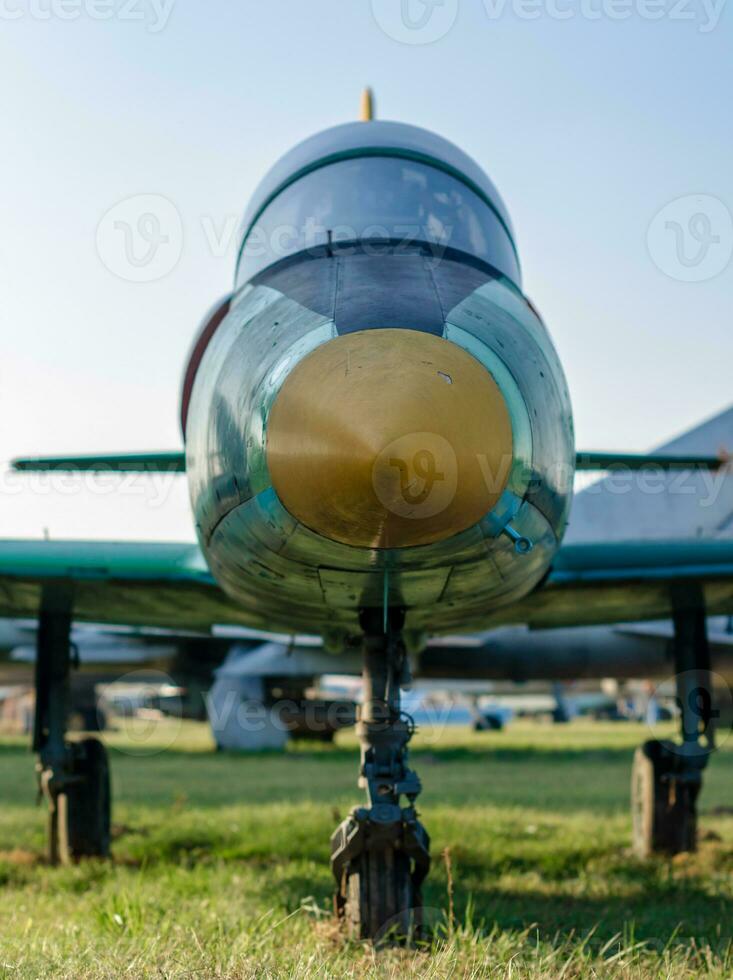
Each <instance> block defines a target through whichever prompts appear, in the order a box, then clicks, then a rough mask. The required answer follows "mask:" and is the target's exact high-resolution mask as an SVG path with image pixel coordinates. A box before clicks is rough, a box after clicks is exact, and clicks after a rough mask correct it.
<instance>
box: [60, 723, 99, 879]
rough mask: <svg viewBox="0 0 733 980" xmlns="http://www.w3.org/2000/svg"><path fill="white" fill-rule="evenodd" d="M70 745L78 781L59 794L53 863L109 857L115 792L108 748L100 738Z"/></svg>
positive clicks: (68, 862) (73, 766)
mask: <svg viewBox="0 0 733 980" xmlns="http://www.w3.org/2000/svg"><path fill="white" fill-rule="evenodd" d="M70 748H71V751H72V754H73V762H72V778H73V780H74V781H70V782H69V784H68V785H67V786H66V788H65V789H64V790H63V792H60V793H57V794H56V796H55V798H54V803H53V805H52V807H51V810H50V815H49V858H50V860H51V863H52V864H57V863H60V864H71V863H72V862H73V861H77V860H78V859H79V858H83V857H101V858H104V857H109V849H110V830H111V816H112V794H111V789H110V778H109V763H108V761H107V750H106V749H105V747H104V745H102V743H101V742H100V741H99V740H98V739H96V738H85V739H83V740H82V741H80V742H74V743H73V744H72V745H71V747H70ZM76 780H78V781H76Z"/></svg>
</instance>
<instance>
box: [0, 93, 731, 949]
mask: <svg viewBox="0 0 733 980" xmlns="http://www.w3.org/2000/svg"><path fill="white" fill-rule="evenodd" d="M366 103H367V104H366V109H367V111H366V113H365V116H366V118H365V119H364V120H363V121H361V122H354V123H347V124H344V125H340V126H336V127H334V128H332V129H328V130H326V131H324V132H321V133H318V134H317V135H315V136H313V137H312V138H310V139H307V140H305V141H304V142H303V143H301V144H299V145H298V146H296V147H295V148H294V149H293V150H291V151H290V152H289V153H287V154H286V155H285V156H284V157H283V158H282V159H281V160H280V161H279V162H278V163H276V164H275V166H274V167H273V168H272V169H271V170H270V172H269V173H268V174H267V175H266V176H265V178H264V180H263V181H262V183H261V184H260V185H259V187H258V188H257V190H256V191H255V193H254V195H253V197H252V200H251V201H250V204H249V206H248V208H247V210H246V213H245V216H244V221H243V234H242V241H241V248H240V252H239V257H238V262H237V269H236V276H235V283H234V288H233V290H232V292H231V293H230V294H229V295H228V296H226V297H225V298H224V299H223V300H221V301H220V302H219V303H218V304H217V305H216V306H215V307H214V308H213V310H212V311H211V313H210V314H209V315H208V317H207V318H206V320H205V322H204V324H203V326H202V328H201V330H200V332H199V335H198V338H197V339H196V341H195V344H194V346H193V348H192V352H191V356H190V360H189V363H188V367H187V369H186V371H185V376H184V379H183V385H182V397H181V425H182V433H183V442H184V449H183V450H181V451H178V450H176V451H171V452H161V453H138V454H133V455H130V454H127V455H114V454H102V455H98V456H93V457H88V456H87V457H78V456H77V457H73V456H70V457H48V458H43V459H39V458H35V459H22V460H17V461H16V462H15V466H16V468H18V469H24V470H32V469H36V470H39V469H70V470H74V469H86V470H90V469H105V468H108V469H115V470H123V471H125V470H134V471H148V472H150V471H176V472H185V474H186V478H187V480H188V484H189V487H190V496H191V503H192V508H193V513H194V518H195V524H196V532H197V535H198V541H199V546H198V547H196V546H194V545H188V544H182V545H175V544H167V543H166V544H164V543H152V542H139V543H115V542H109V543H91V542H82V541H76V542H75V541H66V542H56V541H32V542H31V541H4V542H0V615H3V616H7V617H25V618H27V617H38V620H39V630H38V646H37V658H36V689H37V712H36V722H35V732H34V743H33V744H34V748H35V750H36V751H37V752H38V753H39V754H40V767H39V769H40V780H41V788H42V791H43V792H44V794H45V796H46V798H47V800H48V803H49V812H50V826H49V843H50V852H51V856H52V858H53V859H55V860H71V859H73V858H75V857H77V856H80V855H84V854H99V855H103V854H106V853H107V851H108V847H109V807H110V797H109V781H108V766H107V759H106V757H105V754H104V749H103V747H102V745H101V743H100V742H98V741H95V740H93V739H86V740H85V741H83V742H81V743H70V742H68V741H67V739H66V697H67V690H68V678H69V670H70V667H71V661H72V655H71V645H70V629H71V624H72V622H74V621H90V622H94V623H115V624H130V625H135V624H140V625H145V626H159V627H169V628H170V627H172V628H175V629H192V630H200V629H205V628H206V627H207V626H209V625H210V624H212V623H219V624H222V623H229V624H242V625H244V626H248V627H251V628H255V629H261V630H273V631H281V632H286V633H294V632H299V633H308V634H316V635H320V636H321V637H323V639H324V644H325V646H326V648H327V649H328V650H331V651H334V652H338V651H340V650H344V649H353V646H354V645H355V644H359V645H360V647H361V650H362V656H363V678H364V689H365V703H364V706H363V709H362V713H361V717H360V720H359V724H358V732H359V736H360V739H361V744H362V751H361V764H360V770H359V772H360V784H361V785H362V786H363V787H364V788H365V789H366V794H367V801H366V805H365V806H361V807H357V808H356V809H355V810H354V811H353V812H352V813H351V814H350V815H349V816H348V817H347V818H346V819H345V820H344V821H343V823H342V824H341V825H340V826H339V827H338V828H337V829H336V830H335V832H334V834H333V836H332V840H331V846H332V866H333V872H334V876H335V880H336V901H337V908H338V910H339V914H340V915H341V916H342V917H343V918H344V920H345V922H346V923H347V924H348V928H349V930H350V931H351V933H352V934H353V935H355V936H360V937H365V938H369V937H375V936H377V935H378V934H379V933H380V930H382V929H383V928H384V926H385V923H387V922H390V921H394V920H395V917H397V919H398V920H399V918H400V916H404V915H407V914H408V911H409V910H411V909H414V908H416V907H419V905H420V888H421V884H422V882H423V880H424V878H425V876H426V874H427V872H428V869H429V863H430V856H429V838H428V834H427V832H426V830H425V829H424V827H423V826H422V824H421V823H420V821H419V819H418V814H417V811H416V808H415V802H416V799H417V796H418V794H419V793H420V781H419V779H418V777H417V775H416V774H415V773H414V772H413V771H412V770H411V769H410V768H409V766H408V760H407V745H408V742H409V740H410V737H411V734H412V731H413V724H412V721H411V719H410V718H409V716H407V715H406V714H405V713H404V712H403V711H402V710H401V708H400V689H401V687H403V686H405V685H406V684H407V682H408V681H409V677H410V663H411V658H412V657H414V656H416V655H418V654H419V653H420V652H421V651H422V650H423V649H424V647H425V644H426V640H427V638H428V637H429V636H431V635H439V634H448V633H450V634H455V633H457V632H462V631H480V630H486V629H489V628H492V627H498V626H502V625H515V624H524V625H526V626H529V627H545V628H555V627H567V626H577V625H593V624H611V623H615V622H620V621H623V622H628V621H630V620H644V619H649V620H659V619H667V618H672V619H673V620H674V624H675V657H676V670H677V672H678V674H679V676H680V698H681V704H682V719H683V740H682V744H681V745H677V746H676V745H674V744H673V743H662V742H651V743H647V744H646V745H645V747H644V748H643V749H642V750H640V752H639V753H637V757H636V761H635V785H636V787H637V789H636V794H635V798H636V803H637V807H638V809H639V813H640V817H639V819H638V820H637V826H638V827H639V828H640V830H639V832H640V833H642V834H643V835H645V838H646V840H647V842H648V844H649V847H650V848H652V849H664V850H667V851H675V850H683V849H687V848H690V847H692V846H694V827H695V800H696V797H697V793H698V791H699V787H700V783H701V772H702V768H703V766H704V764H705V762H706V760H707V757H708V751H709V749H710V747H711V745H712V738H713V736H712V727H711V715H712V713H713V711H712V707H711V698H710V694H709V690H710V684H709V679H708V673H709V668H710V663H709V651H708V646H707V642H706V635H705V616H706V613H707V614H710V615H713V614H728V613H730V612H733V545H732V544H731V543H730V542H728V541H709V540H700V541H683V542H678V541H675V540H674V539H664V540H656V541H653V542H641V543H640V542H635V541H618V540H614V541H612V542H609V543H605V542H598V541H596V542H594V543H592V544H584V543H578V544H573V545H570V546H563V543H562V542H563V535H564V532H565V527H566V524H567V520H568V512H569V507H570V501H571V495H572V481H573V474H574V471H575V469H576V466H577V467H579V468H581V469H600V470H605V469H611V468H613V467H618V466H621V465H623V466H627V467H630V468H640V467H648V466H650V465H654V466H661V467H663V468H682V469H690V468H694V467H703V468H709V469H715V468H717V467H719V466H721V465H722V460H721V459H719V458H717V457H715V456H712V457H698V456H694V455H693V456H690V455H680V454H669V455H662V456H656V457H647V456H637V455H634V454H609V453H581V454H576V450H575V446H574V438H573V420H572V413H571V407H570V398H569V394H568V390H567V386H566V383H565V378H564V375H563V371H562V367H561V365H560V362H559V360H558V356H557V354H556V352H555V349H554V347H553V344H552V340H551V338H550V334H549V332H548V330H547V328H546V326H545V324H544V323H543V321H542V319H541V318H540V316H539V314H538V312H537V311H536V310H535V308H534V307H533V306H532V304H531V303H530V301H529V300H528V299H527V297H526V296H525V293H524V290H523V284H522V276H521V272H520V264H519V257H518V253H517V247H516V241H515V234H514V230H513V228H512V223H511V220H510V217H509V214H508V213H507V210H506V208H505V206H504V204H503V203H502V200H501V198H500V196H499V194H498V192H497V190H496V188H495V187H494V185H493V184H492V182H491V181H490V180H489V178H488V177H487V176H486V174H485V173H484V172H483V170H482V169H481V168H480V167H479V166H478V165H477V164H476V163H475V162H474V161H473V160H472V159H471V158H470V157H468V156H467V155H466V154H465V153H464V152H463V151H462V150H460V149H459V148H458V147H457V146H455V145H453V144H452V143H450V142H448V141H447V140H445V139H443V138H441V137H439V136H437V135H435V134H433V133H431V132H428V131H426V130H423V129H419V128H416V127H414V126H410V125H403V124H400V123H395V122H383V121H375V120H374V119H372V118H371V116H372V113H371V111H370V109H369V100H368V99H367V100H366ZM547 656H548V657H551V656H552V653H551V651H548V654H547ZM460 673H461V654H460V648H459V649H457V651H456V662H455V670H454V676H460ZM548 673H551V671H548ZM403 798H404V804H403Z"/></svg>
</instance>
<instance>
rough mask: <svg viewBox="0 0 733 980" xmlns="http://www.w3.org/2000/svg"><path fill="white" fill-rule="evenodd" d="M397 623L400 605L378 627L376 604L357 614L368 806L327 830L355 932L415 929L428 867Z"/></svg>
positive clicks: (343, 913) (399, 933) (340, 908)
mask: <svg viewBox="0 0 733 980" xmlns="http://www.w3.org/2000/svg"><path fill="white" fill-rule="evenodd" d="M403 622H404V613H403V611H402V610H390V611H389V616H388V621H387V629H386V631H385V628H384V625H385V624H384V622H383V613H382V610H381V609H380V610H372V609H368V610H364V611H363V612H362V614H361V626H362V629H363V631H364V642H363V650H364V674H363V677H364V700H363V704H362V708H361V715H360V718H359V721H358V723H357V734H358V736H359V740H360V742H361V766H360V770H359V772H360V775H359V786H360V787H362V788H364V789H366V793H367V806H362V807H356V808H354V810H352V812H351V814H350V815H349V816H348V817H347V818H346V820H344V821H343V823H342V824H341V825H340V826H339V827H337V828H336V830H335V831H334V833H333V835H332V836H331V867H332V870H333V873H334V876H335V878H336V883H337V891H336V911H337V913H338V915H339V917H340V918H341V919H342V920H343V921H344V923H345V925H346V929H347V932H348V934H349V936H351V937H352V938H354V939H380V938H387V937H389V936H395V937H408V936H410V935H414V933H415V931H416V930H417V929H419V927H420V907H421V895H420V889H421V885H422V882H423V879H424V878H425V876H426V874H427V873H428V869H429V867H430V853H429V848H430V839H429V837H428V835H427V832H426V831H425V828H424V827H423V826H422V824H421V823H420V822H419V820H418V819H417V812H416V810H415V805H414V804H415V800H416V798H417V796H418V794H419V792H420V789H421V786H420V780H419V779H418V777H417V775H416V774H415V773H414V772H413V771H412V770H411V769H409V768H408V766H407V743H408V742H409V741H410V738H411V737H412V733H413V730H414V725H413V722H412V719H411V718H410V717H409V715H406V714H405V713H404V712H402V711H400V687H404V686H406V685H407V684H408V683H409V664H408V660H407V656H406V653H405V647H404V644H403V642H402V636H401V630H402V625H403ZM401 796H405V797H406V798H407V806H404V807H403V806H401V803H400V797H401Z"/></svg>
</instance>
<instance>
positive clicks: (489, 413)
mask: <svg viewBox="0 0 733 980" xmlns="http://www.w3.org/2000/svg"><path fill="white" fill-rule="evenodd" d="M267 460H268V466H269V470H270V475H271V477H272V484H273V487H274V489H275V492H276V493H277V495H278V497H279V498H280V500H281V502H282V503H283V505H284V506H285V507H286V509H287V510H288V511H289V512H290V513H291V514H292V515H293V517H295V518H296V519H297V520H298V521H300V522H301V523H302V524H304V525H305V526H306V527H308V528H310V529H311V530H313V531H315V532H317V533H318V534H321V535H323V536H325V537H327V538H330V539H332V540H334V541H340V542H342V543H344V544H349V545H354V546H360V547H370V548H404V547H409V546H414V545H423V544H430V543H432V542H434V541H440V540H443V539H445V538H448V537H451V536H452V535H454V534H457V533H458V532H460V531H463V530H465V529H466V528H468V527H470V526H471V525H473V524H475V523H476V522H477V521H479V520H480V519H481V518H482V517H484V516H485V514H487V513H488V512H489V511H490V510H491V509H492V507H493V506H494V505H495V504H496V502H497V500H498V499H499V497H500V495H501V493H502V491H503V490H504V487H505V486H506V482H507V479H508V476H509V471H510V468H511V463H512V426H511V419H510V415H509V410H508V408H507V405H506V402H505V400H504V398H503V396H502V393H501V391H500V389H499V387H498V385H497V384H496V382H495V381H494V379H493V377H492V376H491V374H489V372H488V371H487V370H486V368H485V367H484V366H483V365H482V364H480V363H479V362H478V361H477V360H476V359H475V358H473V357H472V356H471V355H470V354H468V353H467V352H466V351H464V350H463V349H462V348H460V347H457V346H456V345H455V344H453V343H451V342H450V341H447V340H444V339H443V338H440V337H436V336H434V335H432V334H426V333H421V332H419V331H414V330H398V329H378V330H364V331H360V332H357V333H352V334H346V335H343V336H340V337H337V338H335V339H334V340H331V341H329V342H328V343H326V344H324V345H322V346H321V347H318V348H317V349H316V350H315V351H313V352H312V353H311V354H309V355H308V356H307V357H305V358H304V359H303V360H302V361H300V362H299V363H298V364H297V365H296V366H295V368H294V369H293V370H292V372H291V373H290V374H289V375H288V377H287V378H286V379H285V382H284V383H283V385H282V387H281V389H280V391H279V393H278V395H277V397H276V399H275V402H274V404H273V406H272V410H271V412H270V417H269V420H268V424H267Z"/></svg>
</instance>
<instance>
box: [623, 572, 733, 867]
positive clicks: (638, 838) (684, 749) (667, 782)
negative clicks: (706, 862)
mask: <svg viewBox="0 0 733 980" xmlns="http://www.w3.org/2000/svg"><path fill="white" fill-rule="evenodd" d="M673 601H674V608H675V613H674V628H675V635H674V654H675V674H676V684H677V704H678V706H679V709H680V724H681V729H682V732H681V734H682V742H681V744H679V743H676V742H673V741H671V740H658V739H651V740H650V741H648V742H645V743H644V744H643V745H642V746H640V748H638V749H637V750H636V754H635V756H634V765H633V770H632V778H631V807H632V817H633V844H634V850H635V852H636V853H637V854H638V855H639V856H640V857H648V856H649V855H651V854H669V855H672V854H679V853H680V852H682V851H694V850H695V848H696V845H697V797H698V795H699V793H700V790H701V789H702V774H703V770H704V769H705V767H706V765H707V763H708V758H709V757H710V753H711V752H712V751H713V750H714V748H715V730H714V718H715V717H716V712H715V711H714V710H713V687H712V682H711V676H710V651H709V648H708V639H707V626H706V621H705V604H704V598H703V596H702V594H701V589H700V588H699V587H697V588H696V587H695V586H690V587H687V588H686V590H685V591H684V592H682V591H680V592H679V593H675V594H673Z"/></svg>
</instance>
